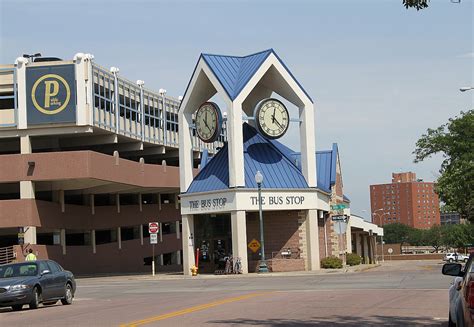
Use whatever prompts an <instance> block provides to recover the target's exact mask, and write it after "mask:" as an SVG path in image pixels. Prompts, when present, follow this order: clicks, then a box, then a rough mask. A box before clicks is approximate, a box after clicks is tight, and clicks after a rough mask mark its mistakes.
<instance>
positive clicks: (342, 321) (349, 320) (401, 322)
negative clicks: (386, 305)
mask: <svg viewBox="0 0 474 327" xmlns="http://www.w3.org/2000/svg"><path fill="white" fill-rule="evenodd" d="M206 323H208V324H223V325H248V326H278V327H280V326H345V327H347V326H354V327H355V326H357V327H359V326H369V327H370V326H404V327H405V326H448V323H447V321H437V320H434V319H433V318H431V317H398V316H371V317H353V316H333V317H331V318H316V317H314V318H309V319H304V320H303V319H301V320H300V319H267V320H258V319H245V318H237V319H223V320H209V321H207V322H206Z"/></svg>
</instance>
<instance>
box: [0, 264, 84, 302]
mask: <svg viewBox="0 0 474 327" xmlns="http://www.w3.org/2000/svg"><path fill="white" fill-rule="evenodd" d="M75 291H76V281H75V280H74V275H73V274H72V273H71V272H70V271H67V270H64V269H63V268H62V267H61V266H60V265H59V264H57V263H56V262H54V261H52V260H38V261H27V262H21V263H12V264H7V265H1V266H0V307H12V308H13V310H15V311H17V310H21V309H22V308H23V305H25V304H27V305H29V307H30V309H36V308H37V307H38V305H39V304H40V303H43V304H44V305H50V304H55V303H56V302H57V301H58V300H61V303H62V304H65V305H67V304H71V303H72V299H73V298H74V292H75Z"/></svg>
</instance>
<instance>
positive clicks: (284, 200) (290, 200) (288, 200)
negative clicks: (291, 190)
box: [250, 195, 304, 206]
mask: <svg viewBox="0 0 474 327" xmlns="http://www.w3.org/2000/svg"><path fill="white" fill-rule="evenodd" d="M261 199H262V205H269V206H273V205H283V204H286V205H293V204H303V202H304V196H302V195H298V196H294V195H292V196H290V195H288V196H269V197H268V198H267V197H265V196H262V197H261ZM250 200H251V201H252V205H258V202H259V201H258V196H251V197H250Z"/></svg>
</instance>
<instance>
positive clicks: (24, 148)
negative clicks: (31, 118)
mask: <svg viewBox="0 0 474 327" xmlns="http://www.w3.org/2000/svg"><path fill="white" fill-rule="evenodd" d="M20 153H21V154H30V153H33V150H32V148H31V139H30V136H29V135H24V136H21V137H20Z"/></svg>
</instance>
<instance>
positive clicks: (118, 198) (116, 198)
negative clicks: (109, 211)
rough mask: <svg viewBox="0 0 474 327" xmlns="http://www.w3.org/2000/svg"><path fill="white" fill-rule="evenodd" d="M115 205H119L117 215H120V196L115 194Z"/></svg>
mask: <svg viewBox="0 0 474 327" xmlns="http://www.w3.org/2000/svg"><path fill="white" fill-rule="evenodd" d="M115 203H116V204H117V213H120V194H118V193H117V194H115Z"/></svg>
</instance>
